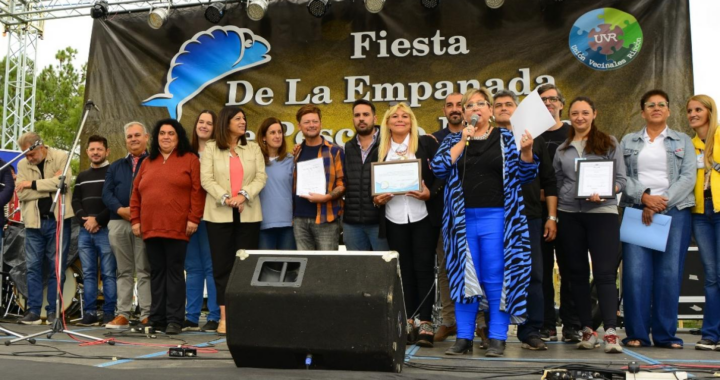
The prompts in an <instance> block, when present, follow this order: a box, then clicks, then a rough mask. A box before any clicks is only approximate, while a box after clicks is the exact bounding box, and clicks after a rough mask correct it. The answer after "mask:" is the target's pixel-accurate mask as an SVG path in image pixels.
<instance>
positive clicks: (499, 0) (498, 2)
mask: <svg viewBox="0 0 720 380" xmlns="http://www.w3.org/2000/svg"><path fill="white" fill-rule="evenodd" d="M503 4H505V0H485V5H487V6H488V8H490V9H498V8H500V7H502V6H503Z"/></svg>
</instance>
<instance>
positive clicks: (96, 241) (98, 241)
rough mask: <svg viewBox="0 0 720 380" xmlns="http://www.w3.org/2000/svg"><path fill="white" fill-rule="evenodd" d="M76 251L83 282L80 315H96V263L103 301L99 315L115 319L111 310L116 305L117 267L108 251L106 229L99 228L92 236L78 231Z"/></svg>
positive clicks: (113, 309)
mask: <svg viewBox="0 0 720 380" xmlns="http://www.w3.org/2000/svg"><path fill="white" fill-rule="evenodd" d="M78 250H79V253H80V263H81V264H82V270H83V278H84V282H83V301H84V303H85V305H84V312H85V313H88V314H96V313H97V293H98V283H97V277H98V261H100V273H101V274H102V283H103V297H104V300H105V301H104V303H103V312H104V313H105V315H106V316H107V315H115V306H116V305H117V263H116V262H115V255H114V254H113V251H112V249H111V248H110V239H109V238H108V229H107V227H103V228H101V229H100V230H98V232H96V233H94V234H91V233H90V232H88V231H87V230H86V229H84V228H82V227H81V228H80V235H78Z"/></svg>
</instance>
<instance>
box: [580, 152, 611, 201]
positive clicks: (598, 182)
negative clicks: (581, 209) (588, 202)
mask: <svg viewBox="0 0 720 380" xmlns="http://www.w3.org/2000/svg"><path fill="white" fill-rule="evenodd" d="M593 194H598V195H599V196H600V198H607V199H611V198H615V161H613V160H584V161H577V194H576V197H575V198H577V199H587V198H590V196H592V195H593Z"/></svg>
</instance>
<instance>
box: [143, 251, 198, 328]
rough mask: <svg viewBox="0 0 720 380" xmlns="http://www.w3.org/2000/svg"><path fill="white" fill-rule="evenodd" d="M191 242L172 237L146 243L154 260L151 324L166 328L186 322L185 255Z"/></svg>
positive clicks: (151, 265) (149, 257) (151, 290)
mask: <svg viewBox="0 0 720 380" xmlns="http://www.w3.org/2000/svg"><path fill="white" fill-rule="evenodd" d="M187 245H188V242H186V241H183V240H177V239H168V238H150V239H147V240H145V250H146V251H147V256H148V261H150V293H151V294H152V302H151V303H150V323H152V324H153V326H158V327H165V326H166V325H167V324H168V323H177V324H179V325H180V326H182V324H183V322H184V321H185V272H184V271H185V254H186V253H187Z"/></svg>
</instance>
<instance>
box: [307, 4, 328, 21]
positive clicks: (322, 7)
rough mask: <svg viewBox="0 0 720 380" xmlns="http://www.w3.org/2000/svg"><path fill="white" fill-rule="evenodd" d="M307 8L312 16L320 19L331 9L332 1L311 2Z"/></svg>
mask: <svg viewBox="0 0 720 380" xmlns="http://www.w3.org/2000/svg"><path fill="white" fill-rule="evenodd" d="M307 8H308V12H310V14H311V15H313V16H315V17H317V18H320V17H322V16H324V15H325V13H327V11H328V9H330V0H310V2H309V3H308V6H307Z"/></svg>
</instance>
